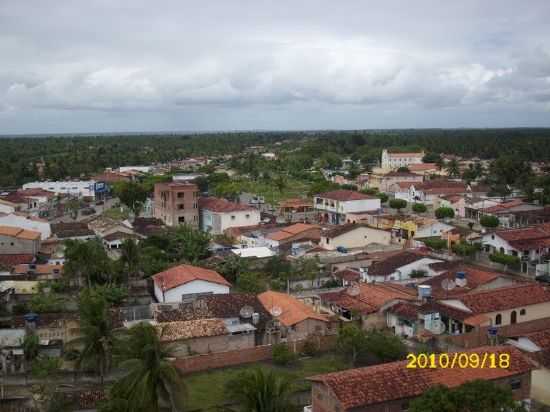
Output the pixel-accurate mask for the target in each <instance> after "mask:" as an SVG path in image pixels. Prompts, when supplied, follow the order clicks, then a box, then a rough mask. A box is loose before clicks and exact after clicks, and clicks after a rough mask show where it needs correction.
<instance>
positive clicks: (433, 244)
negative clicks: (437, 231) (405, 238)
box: [422, 238, 447, 250]
mask: <svg viewBox="0 0 550 412" xmlns="http://www.w3.org/2000/svg"><path fill="white" fill-rule="evenodd" d="M422 242H424V244H425V245H426V246H427V247H429V248H430V249H434V250H441V249H445V248H446V247H447V241H446V240H443V239H439V238H430V239H425V240H423V241H422Z"/></svg>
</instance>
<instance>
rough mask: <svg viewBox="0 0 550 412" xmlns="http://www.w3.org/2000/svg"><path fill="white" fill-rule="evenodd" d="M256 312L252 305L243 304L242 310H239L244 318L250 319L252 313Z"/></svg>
mask: <svg viewBox="0 0 550 412" xmlns="http://www.w3.org/2000/svg"><path fill="white" fill-rule="evenodd" d="M253 314H254V308H253V307H252V306H248V305H246V306H243V307H242V308H241V310H240V311H239V315H240V316H241V318H243V319H250V318H251V317H252V315H253Z"/></svg>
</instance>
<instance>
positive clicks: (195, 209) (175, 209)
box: [153, 182, 199, 228]
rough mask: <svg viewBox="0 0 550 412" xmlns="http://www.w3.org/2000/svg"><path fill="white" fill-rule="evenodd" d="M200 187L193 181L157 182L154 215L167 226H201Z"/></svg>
mask: <svg viewBox="0 0 550 412" xmlns="http://www.w3.org/2000/svg"><path fill="white" fill-rule="evenodd" d="M198 196H199V189H198V187H197V185H195V184H191V183H176V182H169V183H157V184H155V197H154V203H155V205H154V209H153V216H154V217H155V218H157V219H160V220H162V221H163V222H164V224H165V225H166V226H172V227H174V226H178V225H185V224H187V225H190V226H192V227H194V228H198V227H199V204H198Z"/></svg>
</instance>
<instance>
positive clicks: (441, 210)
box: [435, 206, 455, 219]
mask: <svg viewBox="0 0 550 412" xmlns="http://www.w3.org/2000/svg"><path fill="white" fill-rule="evenodd" d="M435 217H437V218H438V219H446V218H449V219H452V218H453V217H455V211H454V210H453V209H452V208H451V207H445V206H443V207H438V208H437V209H435Z"/></svg>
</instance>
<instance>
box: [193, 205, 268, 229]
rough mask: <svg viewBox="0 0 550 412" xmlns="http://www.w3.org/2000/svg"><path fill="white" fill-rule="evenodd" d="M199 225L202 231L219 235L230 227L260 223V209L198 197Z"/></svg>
mask: <svg viewBox="0 0 550 412" xmlns="http://www.w3.org/2000/svg"><path fill="white" fill-rule="evenodd" d="M199 212H200V227H201V230H203V231H204V232H209V233H211V234H213V235H221V234H223V233H224V231H225V230H226V229H229V228H232V227H246V226H256V225H259V224H260V220H261V218H260V211H259V210H258V209H256V208H254V207H252V206H248V205H243V204H239V203H234V202H229V201H228V200H225V199H218V198H215V197H204V198H201V199H199Z"/></svg>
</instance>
